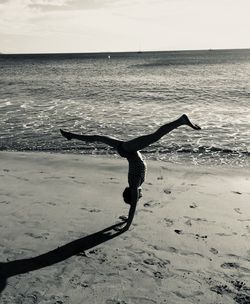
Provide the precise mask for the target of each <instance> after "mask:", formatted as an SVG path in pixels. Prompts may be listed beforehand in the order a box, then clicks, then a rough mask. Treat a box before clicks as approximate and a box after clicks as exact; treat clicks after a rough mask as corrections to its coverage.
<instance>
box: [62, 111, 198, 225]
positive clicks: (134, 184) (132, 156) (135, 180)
mask: <svg viewBox="0 0 250 304" xmlns="http://www.w3.org/2000/svg"><path fill="white" fill-rule="evenodd" d="M183 125H187V126H189V127H191V128H193V129H195V130H200V127H199V126H198V125H194V124H192V123H191V121H190V120H189V118H188V117H187V115H185V114H184V115H182V116H181V117H180V118H178V119H176V120H174V121H172V122H170V123H167V124H165V125H163V126H161V127H160V128H159V129H158V130H157V131H156V132H154V133H152V134H149V135H143V136H140V137H137V138H134V139H132V140H129V141H122V140H119V139H116V138H113V137H108V136H103V135H79V134H74V133H70V132H66V131H63V130H61V129H60V131H61V133H62V135H63V136H64V137H65V138H67V139H68V140H71V139H78V140H81V141H85V142H101V143H105V144H107V145H109V146H111V147H113V148H114V149H116V151H117V152H118V154H119V155H120V156H121V157H124V158H126V159H127V160H128V163H129V170H128V184H129V187H126V188H125V190H124V191H123V199H124V201H125V203H127V204H129V205H131V208H130V211H129V219H128V220H132V217H133V213H134V211H135V207H136V203H137V202H138V200H139V199H140V198H141V197H142V192H141V185H142V183H143V182H144V180H145V174H146V163H145V161H144V160H143V159H142V155H141V153H140V152H139V150H142V149H144V148H146V147H148V146H149V145H151V144H152V143H154V142H156V141H158V140H159V139H160V138H161V137H162V136H164V135H166V134H168V133H169V132H171V131H172V130H174V129H176V128H178V127H180V126H183Z"/></svg>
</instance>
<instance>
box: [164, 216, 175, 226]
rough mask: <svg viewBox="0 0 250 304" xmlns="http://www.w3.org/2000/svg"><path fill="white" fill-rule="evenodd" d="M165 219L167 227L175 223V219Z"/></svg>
mask: <svg viewBox="0 0 250 304" xmlns="http://www.w3.org/2000/svg"><path fill="white" fill-rule="evenodd" d="M163 220H164V223H165V224H166V226H167V227H171V226H173V225H174V221H173V220H171V219H169V218H164V219H163Z"/></svg>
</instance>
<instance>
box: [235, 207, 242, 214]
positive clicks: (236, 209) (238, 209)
mask: <svg viewBox="0 0 250 304" xmlns="http://www.w3.org/2000/svg"><path fill="white" fill-rule="evenodd" d="M234 211H235V212H237V213H238V214H242V212H241V211H240V208H234Z"/></svg>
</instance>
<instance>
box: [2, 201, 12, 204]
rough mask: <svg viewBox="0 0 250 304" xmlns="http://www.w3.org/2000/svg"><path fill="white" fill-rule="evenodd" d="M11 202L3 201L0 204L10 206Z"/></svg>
mask: <svg viewBox="0 0 250 304" xmlns="http://www.w3.org/2000/svg"><path fill="white" fill-rule="evenodd" d="M9 203H10V201H1V202H0V204H4V205H8V204H9Z"/></svg>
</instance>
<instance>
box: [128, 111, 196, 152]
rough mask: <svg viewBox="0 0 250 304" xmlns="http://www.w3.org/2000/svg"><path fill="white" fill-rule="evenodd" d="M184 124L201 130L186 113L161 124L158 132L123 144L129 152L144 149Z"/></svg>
mask: <svg viewBox="0 0 250 304" xmlns="http://www.w3.org/2000/svg"><path fill="white" fill-rule="evenodd" d="M183 125H188V126H189V127H191V128H193V129H195V130H200V127H199V126H197V125H194V124H192V123H191V121H190V120H189V118H188V117H187V115H185V114H184V115H182V116H181V117H180V118H178V119H176V120H174V121H172V122H170V123H167V124H165V125H163V126H161V127H160V128H159V129H158V130H157V131H156V132H154V133H152V134H149V135H144V136H140V137H137V138H135V139H132V140H130V141H127V142H124V143H123V144H122V146H123V148H124V149H125V150H126V151H128V152H133V151H138V150H142V149H144V148H146V147H148V146H149V145H150V144H152V143H154V142H156V141H158V140H159V139H160V138H161V137H163V136H164V135H166V134H168V133H169V132H171V131H172V130H174V129H176V128H178V127H180V126H183Z"/></svg>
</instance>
